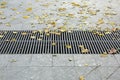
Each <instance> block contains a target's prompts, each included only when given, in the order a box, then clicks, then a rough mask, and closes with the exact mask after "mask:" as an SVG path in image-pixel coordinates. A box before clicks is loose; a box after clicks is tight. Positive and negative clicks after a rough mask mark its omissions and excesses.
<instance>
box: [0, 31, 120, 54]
mask: <svg viewBox="0 0 120 80" xmlns="http://www.w3.org/2000/svg"><path fill="white" fill-rule="evenodd" d="M22 32H27V33H30V34H28V35H26V36H23V35H21V33H22ZM31 32H32V31H18V33H17V34H13V31H7V33H3V34H4V37H2V38H1V40H0V54H82V53H81V49H80V48H79V45H84V47H85V48H87V49H89V52H88V53H87V54H101V53H103V52H106V51H108V50H110V49H111V48H115V49H118V48H120V31H116V32H114V33H111V34H108V35H105V36H103V37H100V36H96V35H94V34H93V33H91V32H89V31H73V32H72V33H68V32H64V33H62V34H61V35H59V36H57V35H55V34H50V36H46V35H45V33H34V34H31ZM31 35H34V36H36V39H31V38H30V36H31ZM38 37H42V40H37V38H38ZM13 38H14V39H16V40H15V41H6V40H11V39H13ZM53 41H54V42H55V43H56V45H55V46H53V45H52V42H53ZM66 45H71V48H66ZM117 53H120V51H118V52H117Z"/></svg>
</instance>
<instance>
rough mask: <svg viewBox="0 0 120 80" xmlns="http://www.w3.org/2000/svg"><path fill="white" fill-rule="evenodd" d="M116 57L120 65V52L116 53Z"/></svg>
mask: <svg viewBox="0 0 120 80" xmlns="http://www.w3.org/2000/svg"><path fill="white" fill-rule="evenodd" d="M115 58H116V59H117V62H118V63H119V66H120V54H115Z"/></svg>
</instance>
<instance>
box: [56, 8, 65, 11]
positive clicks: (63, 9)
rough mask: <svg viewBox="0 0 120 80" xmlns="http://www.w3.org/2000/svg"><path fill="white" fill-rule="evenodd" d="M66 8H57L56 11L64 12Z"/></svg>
mask: <svg viewBox="0 0 120 80" xmlns="http://www.w3.org/2000/svg"><path fill="white" fill-rule="evenodd" d="M65 10H66V8H59V9H58V11H65Z"/></svg>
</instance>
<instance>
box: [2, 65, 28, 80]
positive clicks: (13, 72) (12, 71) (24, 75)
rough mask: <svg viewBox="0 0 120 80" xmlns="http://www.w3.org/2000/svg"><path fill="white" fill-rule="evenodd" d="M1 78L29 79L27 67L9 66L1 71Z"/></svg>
mask: <svg viewBox="0 0 120 80" xmlns="http://www.w3.org/2000/svg"><path fill="white" fill-rule="evenodd" d="M0 74H2V75H3V79H2V80H30V75H29V67H23V66H9V67H6V69H5V71H4V72H3V73H0Z"/></svg>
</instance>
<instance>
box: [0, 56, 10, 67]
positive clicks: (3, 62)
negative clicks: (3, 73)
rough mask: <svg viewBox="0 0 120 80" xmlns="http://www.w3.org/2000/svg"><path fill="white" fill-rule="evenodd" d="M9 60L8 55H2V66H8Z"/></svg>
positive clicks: (0, 61)
mask: <svg viewBox="0 0 120 80" xmlns="http://www.w3.org/2000/svg"><path fill="white" fill-rule="evenodd" d="M8 60H9V57H8V55H0V66H7V65H8Z"/></svg>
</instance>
